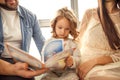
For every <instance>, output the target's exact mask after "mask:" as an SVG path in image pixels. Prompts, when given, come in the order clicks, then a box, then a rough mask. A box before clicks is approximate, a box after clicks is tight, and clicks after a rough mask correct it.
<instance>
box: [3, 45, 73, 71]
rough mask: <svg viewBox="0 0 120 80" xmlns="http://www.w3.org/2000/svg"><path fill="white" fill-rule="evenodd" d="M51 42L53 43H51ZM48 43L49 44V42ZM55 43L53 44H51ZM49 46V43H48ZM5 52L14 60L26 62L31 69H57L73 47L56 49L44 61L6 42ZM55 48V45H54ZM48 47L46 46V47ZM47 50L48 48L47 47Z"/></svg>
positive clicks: (62, 64) (63, 64) (71, 51)
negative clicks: (55, 51) (54, 52)
mask: <svg viewBox="0 0 120 80" xmlns="http://www.w3.org/2000/svg"><path fill="white" fill-rule="evenodd" d="M52 44H53V43H52ZM49 45H50V44H49ZM53 45H55V44H53ZM50 46H51V45H50ZM5 47H6V50H7V52H8V53H9V54H10V55H11V57H12V58H13V59H14V60H15V61H20V62H26V63H28V64H29V66H30V67H31V68H32V69H41V68H45V67H46V68H50V69H59V68H61V66H65V63H64V60H65V59H66V58H67V57H68V56H70V54H72V53H73V51H74V49H73V48H72V49H69V50H65V51H63V50H62V51H58V52H57V53H56V54H55V55H53V56H51V57H50V58H48V59H47V60H46V61H45V63H42V62H41V61H40V60H38V59H36V58H35V57H33V56H31V55H30V54H29V53H27V52H25V51H23V50H21V49H19V48H16V47H14V46H12V45H10V44H8V43H6V44H5ZM55 48H56V47H55ZM46 49H48V46H47V48H46ZM48 50H49V49H48Z"/></svg>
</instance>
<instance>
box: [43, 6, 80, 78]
mask: <svg viewBox="0 0 120 80" xmlns="http://www.w3.org/2000/svg"><path fill="white" fill-rule="evenodd" d="M51 27H52V33H53V35H52V38H51V39H49V40H48V41H46V43H45V45H46V44H47V43H48V42H49V41H51V40H54V39H63V40H64V50H67V49H70V48H75V47H76V48H77V45H76V42H75V38H76V37H77V36H78V33H77V31H76V29H77V19H76V17H75V15H74V13H73V12H72V11H70V10H68V9H67V8H66V7H65V8H62V9H59V10H58V11H57V15H56V17H55V18H54V19H53V20H52V21H51ZM69 35H71V38H69ZM44 47H45V46H44ZM44 47H43V51H44ZM43 54H44V53H43ZM79 61H80V53H79V50H78V49H75V50H74V52H73V54H71V56H70V57H68V58H67V59H66V60H65V63H66V67H67V68H65V69H63V70H57V71H54V70H53V71H50V72H48V73H46V74H45V75H44V77H43V78H42V79H41V80H79V78H78V76H77V74H76V70H75V68H76V67H77V65H78V64H79Z"/></svg>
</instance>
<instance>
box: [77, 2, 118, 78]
mask: <svg viewBox="0 0 120 80" xmlns="http://www.w3.org/2000/svg"><path fill="white" fill-rule="evenodd" d="M119 6H120V0H98V8H97V9H89V10H87V11H86V13H85V15H84V17H83V20H82V22H81V29H80V34H79V37H78V38H79V41H80V44H79V45H80V51H81V64H80V65H79V67H78V73H79V77H80V78H81V79H82V80H120V74H119V72H120V9H119Z"/></svg>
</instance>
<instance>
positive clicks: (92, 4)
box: [78, 0, 97, 21]
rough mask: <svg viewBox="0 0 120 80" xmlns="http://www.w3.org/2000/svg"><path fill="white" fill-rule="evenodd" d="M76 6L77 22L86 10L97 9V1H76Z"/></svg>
mask: <svg viewBox="0 0 120 80" xmlns="http://www.w3.org/2000/svg"><path fill="white" fill-rule="evenodd" d="M78 4H79V5H78V13H79V20H80V21H81V19H82V17H83V15H84V13H85V11H86V10H87V9H89V8H96V7H97V0H78Z"/></svg>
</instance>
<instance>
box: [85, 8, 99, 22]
mask: <svg viewBox="0 0 120 80" xmlns="http://www.w3.org/2000/svg"><path fill="white" fill-rule="evenodd" d="M85 15H86V16H87V18H88V20H89V19H90V18H91V17H92V18H94V19H96V20H99V17H98V12H97V8H90V9H87V10H86V12H85Z"/></svg>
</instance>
